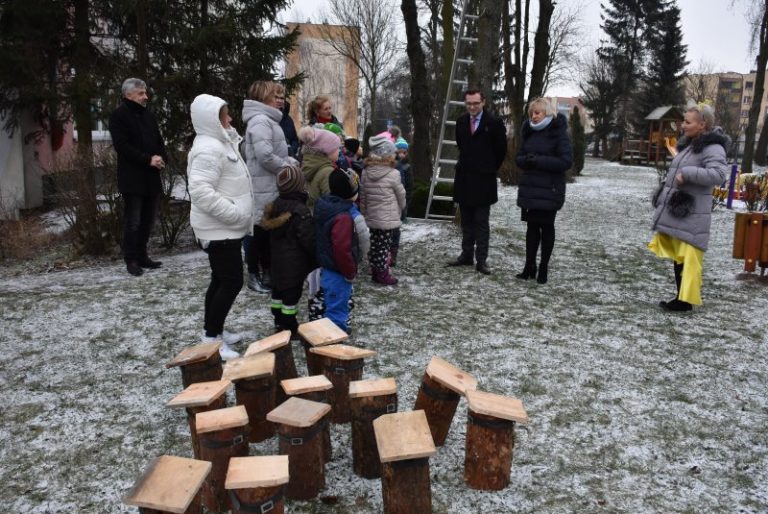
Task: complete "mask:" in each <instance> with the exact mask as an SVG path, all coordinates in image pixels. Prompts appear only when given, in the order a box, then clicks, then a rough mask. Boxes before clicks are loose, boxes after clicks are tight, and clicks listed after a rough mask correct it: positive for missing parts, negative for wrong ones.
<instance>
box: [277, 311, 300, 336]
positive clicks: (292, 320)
mask: <svg viewBox="0 0 768 514" xmlns="http://www.w3.org/2000/svg"><path fill="white" fill-rule="evenodd" d="M297 312H298V309H296V306H295V305H283V309H282V312H281V322H280V323H281V325H282V327H283V329H284V330H290V331H291V340H293V341H298V339H299V322H298V321H297V320H296V314H297Z"/></svg>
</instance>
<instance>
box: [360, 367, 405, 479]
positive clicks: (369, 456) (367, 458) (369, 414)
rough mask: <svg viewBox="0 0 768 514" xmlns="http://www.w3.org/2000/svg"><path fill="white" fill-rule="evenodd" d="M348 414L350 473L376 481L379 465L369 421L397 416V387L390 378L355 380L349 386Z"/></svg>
mask: <svg viewBox="0 0 768 514" xmlns="http://www.w3.org/2000/svg"><path fill="white" fill-rule="evenodd" d="M349 398H350V404H351V410H352V469H353V470H354V472H355V474H357V475H360V476H361V477H363V478H379V477H380V476H381V462H380V461H379V453H378V450H377V446H376V434H375V433H374V430H373V421H374V420H375V419H376V418H378V417H379V416H381V415H384V414H393V413H395V412H397V383H396V382H395V379H394V378H373V379H369V380H358V381H355V382H350V384H349Z"/></svg>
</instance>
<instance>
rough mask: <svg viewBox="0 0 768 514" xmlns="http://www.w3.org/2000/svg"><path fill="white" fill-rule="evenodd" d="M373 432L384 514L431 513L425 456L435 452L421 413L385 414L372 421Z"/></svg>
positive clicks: (430, 495) (427, 460)
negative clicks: (374, 434) (377, 452)
mask: <svg viewBox="0 0 768 514" xmlns="http://www.w3.org/2000/svg"><path fill="white" fill-rule="evenodd" d="M373 429H374V431H375V433H376V445H377V447H378V450H379V459H380V460H381V466H382V469H381V491H382V498H383V500H384V512H385V514H415V513H428V512H432V491H431V488H430V479H429V457H431V456H432V455H434V454H435V453H436V450H435V445H434V443H433V441H432V434H431V433H430V430H429V424H428V423H427V417H426V415H425V413H424V411H421V410H417V411H409V412H398V413H395V414H385V415H383V416H380V417H379V418H377V419H376V420H374V422H373Z"/></svg>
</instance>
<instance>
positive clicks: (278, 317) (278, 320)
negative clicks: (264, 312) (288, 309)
mask: <svg viewBox="0 0 768 514" xmlns="http://www.w3.org/2000/svg"><path fill="white" fill-rule="evenodd" d="M269 310H270V311H272V317H273V318H274V319H275V332H280V331H282V330H284V328H283V323H282V321H283V316H282V310H283V302H281V301H280V300H272V303H271V304H270V305H269Z"/></svg>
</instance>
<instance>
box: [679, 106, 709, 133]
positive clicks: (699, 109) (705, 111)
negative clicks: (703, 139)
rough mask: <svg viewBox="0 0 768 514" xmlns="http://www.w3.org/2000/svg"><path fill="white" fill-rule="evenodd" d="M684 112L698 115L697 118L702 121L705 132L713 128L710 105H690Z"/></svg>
mask: <svg viewBox="0 0 768 514" xmlns="http://www.w3.org/2000/svg"><path fill="white" fill-rule="evenodd" d="M685 111H686V112H695V113H696V114H698V115H699V118H700V119H701V120H702V121H704V128H705V129H706V130H712V127H714V126H715V111H714V110H713V109H712V107H711V106H710V105H707V104H691V105H689V106H688V108H687V109H686V110H685Z"/></svg>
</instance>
